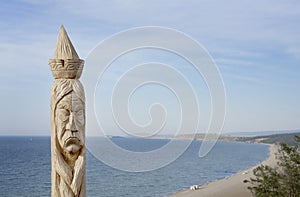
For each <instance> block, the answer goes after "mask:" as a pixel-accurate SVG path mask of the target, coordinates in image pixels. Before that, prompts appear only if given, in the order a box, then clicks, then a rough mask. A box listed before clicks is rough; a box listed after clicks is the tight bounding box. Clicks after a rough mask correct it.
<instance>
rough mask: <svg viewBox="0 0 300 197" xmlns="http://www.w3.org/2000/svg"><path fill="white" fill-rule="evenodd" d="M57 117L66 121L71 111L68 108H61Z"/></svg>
mask: <svg viewBox="0 0 300 197" xmlns="http://www.w3.org/2000/svg"><path fill="white" fill-rule="evenodd" d="M57 117H58V120H60V121H62V122H66V121H67V120H69V117H70V113H69V111H68V110H66V109H59V110H58V114H57Z"/></svg>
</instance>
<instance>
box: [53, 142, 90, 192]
mask: <svg viewBox="0 0 300 197" xmlns="http://www.w3.org/2000/svg"><path fill="white" fill-rule="evenodd" d="M56 145H57V147H56V148H55V152H54V156H55V157H56V159H55V164H54V166H55V167H54V168H55V172H56V180H55V182H56V186H55V187H56V189H57V196H59V197H84V196H85V191H83V190H82V188H83V189H84V190H85V159H84V155H85V148H84V147H83V148H82V150H81V152H80V154H79V155H78V157H77V159H76V161H75V163H74V167H73V168H72V167H71V166H70V165H68V163H67V162H66V160H65V159H64V155H62V154H61V152H60V151H59V148H58V147H59V145H58V143H56Z"/></svg>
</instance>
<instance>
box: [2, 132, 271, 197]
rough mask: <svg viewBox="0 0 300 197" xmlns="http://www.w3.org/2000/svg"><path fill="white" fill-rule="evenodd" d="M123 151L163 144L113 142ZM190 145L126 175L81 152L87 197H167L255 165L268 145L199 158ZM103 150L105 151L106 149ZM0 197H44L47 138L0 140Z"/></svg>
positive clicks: (225, 145) (238, 146) (229, 148)
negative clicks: (159, 164)
mask: <svg viewBox="0 0 300 197" xmlns="http://www.w3.org/2000/svg"><path fill="white" fill-rule="evenodd" d="M114 141H115V142H116V143H117V144H119V145H120V146H122V147H125V148H127V149H128V150H137V151H148V150H151V149H155V148H157V147H160V146H162V145H164V144H166V143H167V140H154V139H153V140H151V139H129V138H116V139H114ZM200 145H201V142H200V141H195V142H193V143H192V144H191V146H190V147H189V149H188V150H187V151H186V152H185V153H184V154H183V155H182V156H181V157H179V159H177V160H176V161H175V162H173V163H172V164H170V165H168V166H166V167H163V168H161V169H158V170H155V171H151V172H143V173H130V172H123V171H120V170H116V169H113V168H111V167H109V166H106V165H105V164H103V163H101V162H100V161H98V160H97V159H95V158H94V157H93V156H92V155H91V154H89V153H87V196H92V197H94V196H103V197H116V196H141V197H146V196H149V197H153V196H167V195H168V194H172V193H174V192H176V191H180V190H182V189H184V188H187V187H189V186H190V185H194V184H200V185H202V184H205V183H207V182H209V181H212V180H216V179H220V178H223V177H226V176H231V175H232V174H234V173H236V172H238V171H240V170H243V169H246V168H249V167H250V166H254V165H256V164H258V163H259V162H260V161H262V160H264V159H265V158H266V157H267V156H268V146H266V145H262V144H245V143H237V142H218V143H217V145H216V146H215V147H214V148H213V150H212V151H211V152H210V153H209V154H208V155H207V156H206V157H204V158H199V157H198V151H199V148H200ZM107 151H109V150H107ZM0 159H1V160H0V196H1V197H6V196H11V197H16V196H28V197H29V196H30V197H33V196H37V197H42V196H50V190H51V179H50V173H51V166H50V165H51V164H50V137H0Z"/></svg>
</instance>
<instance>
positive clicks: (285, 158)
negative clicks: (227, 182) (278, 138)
mask: <svg viewBox="0 0 300 197" xmlns="http://www.w3.org/2000/svg"><path fill="white" fill-rule="evenodd" d="M295 141H296V142H297V145H294V146H292V145H287V144H286V143H281V145H280V148H279V153H278V155H277V158H278V166H277V167H274V168H272V167H270V166H267V165H260V166H258V167H257V168H255V169H254V170H253V173H254V176H255V177H254V178H250V181H249V182H250V183H251V186H250V187H248V188H249V189H250V190H251V192H252V194H253V195H254V196H257V197H299V196H300V149H299V144H300V136H295Z"/></svg>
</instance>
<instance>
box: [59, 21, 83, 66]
mask: <svg viewBox="0 0 300 197" xmlns="http://www.w3.org/2000/svg"><path fill="white" fill-rule="evenodd" d="M54 59H64V60H66V59H79V57H78V55H77V53H76V51H75V48H74V46H73V44H72V42H71V40H70V38H69V36H68V34H67V32H66V30H65V28H64V26H63V25H62V26H61V27H60V31H59V34H58V38H57V43H56V49H55V52H54Z"/></svg>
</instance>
